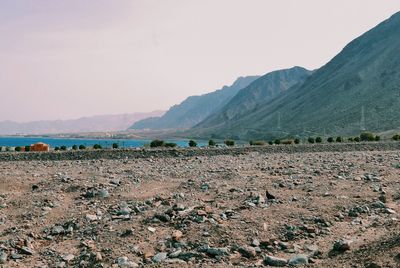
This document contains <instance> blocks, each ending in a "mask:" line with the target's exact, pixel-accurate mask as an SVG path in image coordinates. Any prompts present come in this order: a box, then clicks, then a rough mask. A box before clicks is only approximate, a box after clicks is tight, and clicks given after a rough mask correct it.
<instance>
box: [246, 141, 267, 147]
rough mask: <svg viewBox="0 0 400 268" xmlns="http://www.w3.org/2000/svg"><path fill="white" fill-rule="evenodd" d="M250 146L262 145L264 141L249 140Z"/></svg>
mask: <svg viewBox="0 0 400 268" xmlns="http://www.w3.org/2000/svg"><path fill="white" fill-rule="evenodd" d="M250 145H251V146H264V145H265V141H250Z"/></svg>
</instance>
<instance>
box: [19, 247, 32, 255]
mask: <svg viewBox="0 0 400 268" xmlns="http://www.w3.org/2000/svg"><path fill="white" fill-rule="evenodd" d="M21 252H22V253H23V254H26V255H33V254H35V251H33V249H31V248H28V247H22V248H21Z"/></svg>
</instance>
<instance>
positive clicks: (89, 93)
mask: <svg viewBox="0 0 400 268" xmlns="http://www.w3.org/2000/svg"><path fill="white" fill-rule="evenodd" d="M397 11H400V1H398V0H385V1H382V0H324V1H321V0H301V1H300V0H0V92H1V97H0V100H1V105H0V120H16V121H28V120H38V119H67V118H75V117H81V116H88V115H95V114H115V113H130V112H144V111H151V110H155V109H168V108H169V107H170V106H171V105H173V104H176V103H179V102H180V101H182V100H183V99H185V98H186V97H187V96H190V95H194V94H202V93H206V92H210V91H213V90H215V89H217V88H220V87H222V86H223V85H225V84H231V83H232V82H233V81H234V80H235V79H236V78H237V77H238V76H244V75H255V74H265V73H267V72H269V71H273V70H276V69H282V68H288V67H292V66H295V65H299V66H304V67H306V68H309V69H314V68H318V67H320V66H322V65H323V64H325V63H326V62H327V61H328V60H330V59H331V58H332V57H333V56H334V55H335V54H337V53H338V52H339V51H340V50H341V49H342V48H343V47H344V46H345V45H346V44H347V43H348V42H349V41H351V40H352V39H354V38H355V37H357V36H359V35H361V34H362V33H364V32H365V31H367V30H368V29H370V28H372V27H374V26H375V25H377V24H378V23H379V22H381V21H383V20H384V19H387V18H388V17H390V16H391V15H392V14H394V13H395V12H397Z"/></svg>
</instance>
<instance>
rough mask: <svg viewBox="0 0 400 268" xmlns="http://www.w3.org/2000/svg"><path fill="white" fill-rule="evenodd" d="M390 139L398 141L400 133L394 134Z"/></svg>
mask: <svg viewBox="0 0 400 268" xmlns="http://www.w3.org/2000/svg"><path fill="white" fill-rule="evenodd" d="M392 140H394V141H400V135H399V134H396V135H394V136H393V137H392Z"/></svg>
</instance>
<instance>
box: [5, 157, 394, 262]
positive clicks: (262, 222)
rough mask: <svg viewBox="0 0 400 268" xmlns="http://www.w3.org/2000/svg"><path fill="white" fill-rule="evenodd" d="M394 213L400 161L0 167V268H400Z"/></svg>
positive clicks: (219, 160) (158, 161)
mask: <svg viewBox="0 0 400 268" xmlns="http://www.w3.org/2000/svg"><path fill="white" fill-rule="evenodd" d="M267 192H268V193H267ZM399 212H400V152H399V151H392V152H349V153H296V154H284V153H282V154H262V153H249V154H247V155H242V156H210V157H205V156H202V157H185V158H148V159H128V160H87V161H55V162H50V161H49V162H46V161H30V162H8V163H6V162H0V267H111V266H113V267H137V266H139V267H140V266H155V267H193V266H201V267H225V266H232V265H233V266H242V267H249V266H277V265H281V266H289V265H292V266H294V265H298V266H302V265H305V266H310V267H370V268H372V267H400V226H399V216H398V213H399ZM335 243H336V246H334V245H335Z"/></svg>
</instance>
